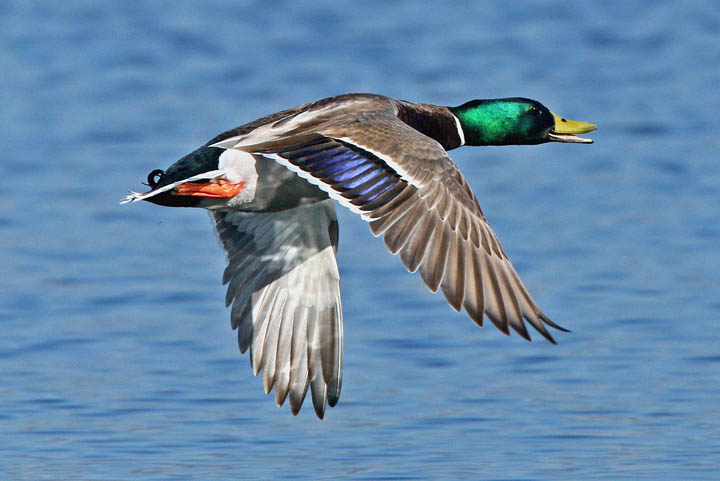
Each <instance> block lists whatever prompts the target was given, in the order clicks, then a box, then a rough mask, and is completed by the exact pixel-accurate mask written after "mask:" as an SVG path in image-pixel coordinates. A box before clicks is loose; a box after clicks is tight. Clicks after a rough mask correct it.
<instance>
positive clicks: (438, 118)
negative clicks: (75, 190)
mask: <svg viewBox="0 0 720 481" xmlns="http://www.w3.org/2000/svg"><path fill="white" fill-rule="evenodd" d="M595 128H596V127H595V125H593V124H590V123H587V122H577V121H570V120H567V119H565V118H563V117H560V116H558V115H555V114H553V113H552V112H550V111H549V110H548V109H547V108H546V107H545V106H544V105H542V104H541V103H539V102H537V101H535V100H530V99H526V98H504V99H490V100H472V101H470V102H467V103H465V104H462V105H460V106H458V107H442V106H436V105H430V104H421V103H411V102H406V101H403V100H396V99H392V98H389V97H384V96H381V95H374V94H345V95H339V96H336V97H331V98H327V99H323V100H318V101H316V102H312V103H308V104H305V105H301V106H299V107H295V108H292V109H288V110H284V111H282V112H278V113H275V114H271V115H268V116H266V117H263V118H261V119H258V120H255V121H253V122H250V123H247V124H245V125H242V126H240V127H237V128H235V129H232V130H228V131H227V132H224V133H222V134H220V135H218V136H217V137H215V138H213V139H212V140H210V141H209V142H208V143H207V144H205V145H204V146H202V147H200V148H199V149H197V150H195V151H194V152H191V153H190V154H188V155H186V156H185V157H183V158H181V159H180V160H179V161H177V162H176V163H174V164H173V165H172V166H170V167H169V168H168V169H167V170H165V171H161V170H155V171H153V172H151V173H150V175H149V176H148V184H149V186H150V187H151V190H150V191H149V192H146V193H137V192H131V194H130V195H129V196H128V197H127V198H126V199H124V201H123V202H135V201H139V200H146V201H149V202H152V203H155V204H159V205H165V206H172V207H203V208H205V209H208V210H210V211H211V213H212V216H213V219H214V221H215V227H216V229H217V232H218V234H219V237H220V240H221V241H222V244H223V246H224V247H225V250H226V251H227V255H228V266H227V268H226V269H225V273H224V276H223V282H224V283H226V284H228V289H227V296H226V304H227V305H228V306H230V305H232V311H231V315H230V317H231V324H232V328H233V329H237V331H238V344H239V347H240V351H241V352H245V351H246V350H247V349H248V348H250V360H251V365H252V368H253V371H254V373H255V374H256V375H257V374H258V373H260V372H262V373H263V383H264V387H265V392H266V393H269V392H270V391H271V390H272V388H273V387H274V388H275V398H276V401H277V404H278V405H280V406H282V404H283V403H284V402H285V400H286V399H288V398H289V401H290V408H291V410H292V412H293V414H297V413H298V411H299V410H300V407H301V406H302V403H303V400H304V398H305V395H306V393H307V390H308V388H310V391H311V393H312V401H313V406H314V408H315V412H316V414H317V416H318V417H320V418H322V417H323V416H324V414H325V408H326V405H330V406H335V404H336V403H337V402H338V399H339V396H340V388H341V383H342V356H343V322H342V307H341V300H340V275H339V272H338V266H337V262H336V251H337V246H338V224H337V218H336V214H335V207H334V203H333V201H336V202H338V203H339V204H340V205H342V206H344V207H347V208H348V209H350V210H351V211H352V212H355V213H357V214H359V215H360V216H361V217H362V218H363V219H365V220H366V221H367V222H368V223H369V225H370V230H371V231H372V233H373V234H374V235H375V236H380V235H382V236H384V239H385V244H386V245H387V247H388V249H389V250H390V252H392V253H393V254H400V258H401V259H402V262H403V264H405V267H407V269H408V270H409V271H411V272H415V271H416V270H419V271H420V275H421V277H422V279H423V281H424V282H425V284H426V285H427V287H428V288H429V289H430V290H431V291H433V292H436V291H437V290H438V289H442V292H443V294H444V295H445V297H446V299H447V301H448V303H449V304H450V306H451V307H452V308H453V309H455V310H456V311H459V310H460V309H461V308H463V307H464V308H465V311H466V312H467V314H468V315H469V316H470V318H471V319H472V320H473V321H475V323H476V324H478V325H479V326H482V324H483V315H485V316H487V318H488V319H490V321H491V322H492V323H493V324H495V326H497V328H498V329H500V330H501V331H502V332H504V333H505V334H509V332H510V328H512V329H513V330H515V331H516V332H517V333H518V334H519V335H521V336H522V337H524V338H525V339H528V340H530V335H529V333H528V331H527V329H526V326H525V322H524V321H527V322H528V323H530V325H532V326H533V327H534V328H535V329H536V330H537V331H538V332H539V333H540V334H542V336H544V337H545V338H546V339H547V340H549V341H550V342H552V343H555V340H554V339H553V337H552V336H551V335H550V333H549V332H548V330H547V328H546V325H547V326H550V327H552V328H555V329H558V330H560V331H565V329H564V328H562V327H560V326H559V325H558V324H555V323H554V322H552V321H551V320H550V319H549V318H548V317H547V316H546V315H545V314H544V313H543V311H542V310H540V308H539V307H538V305H537V304H536V303H535V301H534V300H533V298H532V297H531V296H530V293H529V292H528V290H527V289H526V288H525V286H524V285H523V282H522V281H521V280H520V277H519V276H518V274H517V272H516V271H515V268H514V267H513V265H512V264H511V262H510V259H508V256H507V254H506V253H505V251H504V250H503V248H502V246H501V245H500V242H499V241H498V238H497V236H496V235H495V233H494V232H493V230H492V228H491V227H490V225H489V224H488V222H487V220H486V219H485V216H484V214H483V212H482V210H481V209H480V206H479V205H478V202H477V200H476V199H475V195H474V194H473V192H472V190H471V189H470V187H469V185H468V183H467V181H466V180H465V178H464V177H463V175H462V174H461V173H460V171H459V170H458V168H457V167H456V166H455V164H454V163H453V161H452V160H451V159H450V157H449V156H448V153H447V151H449V150H452V149H455V148H457V147H460V146H463V145H508V144H541V143H544V142H568V143H591V142H592V140H590V139H587V138H582V137H578V136H577V135H575V134H579V133H585V132H590V131H592V130H594V129H595Z"/></svg>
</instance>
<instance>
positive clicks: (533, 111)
mask: <svg viewBox="0 0 720 481" xmlns="http://www.w3.org/2000/svg"><path fill="white" fill-rule="evenodd" d="M528 113H529V114H530V115H535V116H537V115H540V109H539V108H537V107H536V106H534V105H533V106H532V107H530V110H528Z"/></svg>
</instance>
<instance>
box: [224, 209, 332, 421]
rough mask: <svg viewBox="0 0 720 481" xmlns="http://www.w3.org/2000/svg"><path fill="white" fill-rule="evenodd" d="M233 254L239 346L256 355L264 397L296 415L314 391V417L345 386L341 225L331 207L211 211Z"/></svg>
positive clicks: (230, 271)
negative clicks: (338, 257)
mask: <svg viewBox="0 0 720 481" xmlns="http://www.w3.org/2000/svg"><path fill="white" fill-rule="evenodd" d="M213 216H214V219H215V223H216V228H217V231H218V234H219V236H220V239H221V241H222V243H223V246H224V247H225V250H226V251H227V254H228V266H227V268H226V269H225V273H224V275H223V282H224V283H227V284H228V290H227V296H226V304H227V305H228V306H229V305H232V313H231V322H232V327H233V329H237V330H238V344H239V346H240V350H241V351H242V352H245V351H246V350H247V349H248V348H250V358H251V363H252V368H253V371H254V373H255V374H256V375H257V374H258V373H260V372H262V373H263V384H264V387H265V392H267V393H269V392H270V390H271V389H272V388H273V387H274V388H275V400H276V401H277V403H278V405H282V404H283V403H284V402H285V399H286V398H288V397H289V399H290V408H291V409H292V412H293V414H297V413H298V411H299V410H300V407H301V406H302V403H303V400H304V399H305V394H306V393H307V390H308V387H310V391H311V393H312V400H313V406H314V407H315V412H316V413H317V415H318V416H319V417H320V418H322V417H323V416H324V414H325V406H326V404H329V405H330V406H334V405H335V404H336V403H337V401H338V398H339V396H340V388H341V384H342V349H343V346H342V342H343V334H342V332H343V331H342V329H343V328H342V306H341V302H340V275H339V273H338V267H337V262H336V259H335V252H336V249H337V238H338V231H337V219H336V216H335V207H334V204H333V203H332V201H330V200H325V201H321V202H317V203H313V204H307V205H301V206H298V207H295V208H292V209H287V210H281V211H275V212H260V213H256V212H252V213H251V212H240V211H235V210H233V211H220V212H213Z"/></svg>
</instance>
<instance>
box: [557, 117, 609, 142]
mask: <svg viewBox="0 0 720 481" xmlns="http://www.w3.org/2000/svg"><path fill="white" fill-rule="evenodd" d="M552 115H553V117H554V118H555V127H554V128H553V129H551V130H550V132H548V135H547V138H548V140H549V141H552V142H568V143H574V144H592V143H593V141H592V139H586V138H583V137H578V136H577V135H573V134H585V133H587V132H592V131H593V130H595V129H597V125H595V124H591V123H590V122H580V121H577V120H568V119H566V118H564V117H560V116H559V115H557V114H552Z"/></svg>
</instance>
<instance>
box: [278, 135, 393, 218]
mask: <svg viewBox="0 0 720 481" xmlns="http://www.w3.org/2000/svg"><path fill="white" fill-rule="evenodd" d="M282 155H283V157H285V158H286V159H288V160H289V161H290V162H292V163H293V164H294V165H296V166H298V167H300V168H301V169H302V170H304V171H306V172H308V173H309V174H311V175H312V176H313V177H315V178H317V179H320V180H322V181H323V182H325V183H327V184H328V185H330V186H331V187H332V188H333V189H334V190H336V191H338V192H341V193H342V194H343V196H344V197H346V198H348V199H356V202H354V203H355V204H358V203H359V205H363V204H366V203H368V202H371V201H373V200H375V199H377V198H378V197H379V196H381V195H382V194H384V193H385V192H387V191H388V190H389V189H391V188H392V187H393V186H395V185H397V183H398V182H402V180H400V176H399V175H398V174H397V173H396V172H395V171H394V170H392V169H391V168H390V167H388V166H387V165H386V164H385V163H384V162H383V161H382V160H380V159H377V158H376V157H375V156H374V155H372V154H367V155H362V154H361V153H359V152H356V151H354V150H353V149H352V148H351V147H350V146H339V145H338V144H336V143H328V144H325V145H322V144H314V145H311V146H308V147H307V148H305V149H303V148H300V149H297V150H295V151H291V152H286V153H284V154H282ZM394 197H395V196H394V195H392V196H390V197H389V198H388V199H386V200H387V201H389V200H391V199H392V198H394ZM384 202H385V201H383V203H384Z"/></svg>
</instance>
